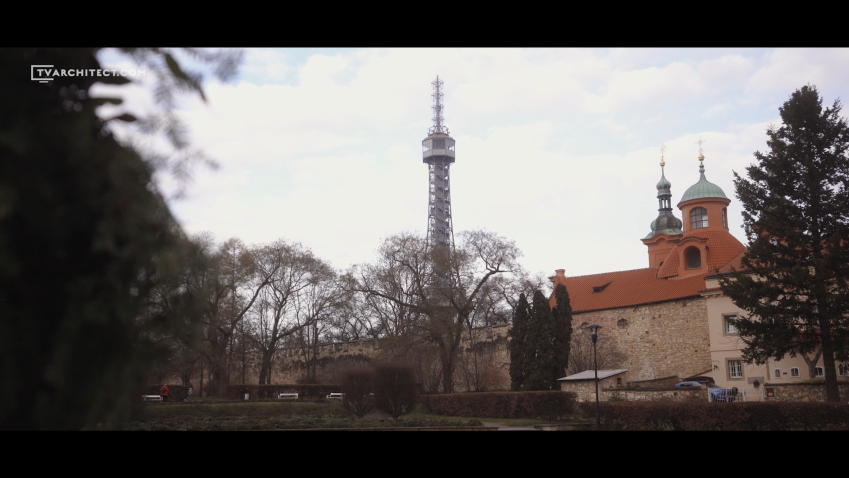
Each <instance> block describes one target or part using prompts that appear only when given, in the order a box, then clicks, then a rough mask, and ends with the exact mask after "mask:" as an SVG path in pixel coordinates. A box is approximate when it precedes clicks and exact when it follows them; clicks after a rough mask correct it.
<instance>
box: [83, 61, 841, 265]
mask: <svg viewBox="0 0 849 478" xmlns="http://www.w3.org/2000/svg"><path fill="white" fill-rule="evenodd" d="M245 53H246V60H245V63H244V65H243V67H242V69H241V72H240V75H239V77H238V78H237V79H236V80H234V81H231V82H230V83H229V84H221V83H218V82H215V81H211V80H210V81H208V82H207V83H206V85H205V92H206V95H207V98H208V103H206V104H204V103H202V102H200V101H198V100H195V99H191V98H187V99H186V100H185V101H183V103H182V104H181V108H180V114H181V116H182V118H183V119H184V120H185V123H186V125H187V126H188V128H189V130H190V131H191V138H192V140H193V142H194V144H195V145H197V146H199V147H202V148H203V149H204V150H205V151H206V152H207V153H208V154H209V155H210V156H212V157H214V158H215V159H217V160H218V162H219V163H220V165H221V167H220V168H219V169H218V170H217V171H211V170H208V169H204V168H198V169H196V170H195V175H194V181H193V183H192V184H191V186H190V187H189V189H188V194H187V196H186V197H185V198H184V199H179V200H178V199H172V200H171V201H170V204H171V208H172V210H173V212H174V214H175V215H176V216H177V218H178V219H179V220H180V222H181V223H182V225H183V227H184V228H185V229H186V230H187V231H188V232H190V233H193V232H199V231H210V232H212V233H213V234H214V235H215V237H216V239H217V240H219V241H223V240H225V239H227V238H230V237H239V238H241V239H243V240H244V241H246V242H248V243H262V242H270V241H273V240H276V239H280V238H282V239H286V240H290V241H298V242H301V243H303V244H304V245H306V246H308V247H309V248H311V249H312V250H313V252H315V253H316V254H317V255H318V256H320V257H322V258H324V259H327V260H329V261H330V262H331V263H332V264H333V265H334V266H335V267H337V268H340V269H341V268H347V267H348V266H350V265H352V264H356V263H361V262H367V261H371V260H372V259H373V258H374V251H375V249H376V248H377V246H378V245H379V243H380V241H381V239H382V238H384V237H387V236H389V235H392V234H396V233H399V232H402V231H409V232H418V233H421V234H424V232H425V230H426V227H427V202H428V172H427V166H426V165H425V164H423V163H422V159H421V141H422V140H423V139H424V138H425V136H427V131H428V127H430V126H431V117H432V112H431V103H432V102H431V96H430V95H431V81H433V79H434V78H435V76H436V75H437V74H438V75H439V77H440V78H441V79H442V80H443V81H444V82H445V84H444V91H445V109H444V117H445V124H446V125H447V126H448V128H449V129H450V132H451V136H452V137H453V138H455V139H456V141H457V158H456V163H454V165H453V166H452V167H451V199H452V212H453V217H454V229H455V232H456V231H462V230H472V229H487V230H489V231H493V232H496V233H498V234H500V235H502V236H504V237H507V238H509V239H512V240H515V241H516V244H517V246H518V247H519V248H520V249H521V250H522V252H523V253H524V256H523V258H522V261H521V262H522V264H523V265H524V266H525V268H526V269H528V270H529V271H530V272H532V273H536V272H542V273H544V274H546V275H553V274H554V270H555V269H561V268H562V269H565V270H566V275H569V276H575V275H585V274H593V273H600V272H609V271H617V270H628V269H638V268H643V267H647V265H648V255H647V253H646V247H645V246H644V245H643V244H642V242H640V239H641V238H643V237H645V235H646V234H648V232H649V231H650V227H649V225H650V223H651V221H652V220H653V219H654V218H655V217H656V216H657V199H656V190H655V184H656V183H657V181H658V180H659V178H660V167H659V165H658V163H659V162H660V154H659V152H658V149H659V147H660V145H661V144H662V143H665V144H666V145H667V153H666V164H667V166H666V177H667V178H668V179H669V180H670V181H671V182H672V194H673V197H672V201H673V205H674V204H677V202H678V201H679V200H680V198H681V195H682V194H683V193H684V191H685V190H686V189H687V188H688V187H689V186H691V185H692V184H694V183H695V182H696V181H697V180H698V178H699V174H698V167H699V164H698V146H696V145H695V144H694V142H695V141H696V140H697V139H698V137H699V135H701V137H702V138H703V139H704V140H705V143H704V155H705V158H706V159H705V169H706V176H707V179H708V180H709V181H711V182H713V183H715V184H717V185H719V186H720V187H721V188H722V189H723V190H724V191H725V194H726V195H727V196H728V197H729V198H730V199H732V202H731V205H730V206H729V221H730V224H729V225H730V229H731V232H732V234H734V235H735V236H736V237H737V238H738V239H740V240H741V241H742V242H743V243H744V244H745V243H746V241H745V238H744V237H743V231H742V229H741V228H740V226H741V224H742V218H741V216H740V211H741V208H740V207H739V203H738V202H737V198H736V196H735V195H734V187H733V182H732V180H733V174H732V171H737V172H738V173H739V174H745V168H746V166H747V165H748V164H750V163H751V162H752V161H754V158H753V155H752V153H753V152H754V151H756V150H759V149H760V150H765V149H766V139H767V137H766V134H765V130H766V127H767V124H769V123H770V122H774V123H775V124H776V125H779V124H780V123H781V121H780V116H779V113H778V108H779V107H780V106H781V105H782V104H783V103H784V102H785V101H786V100H787V99H788V97H789V95H790V94H791V93H792V92H793V91H794V90H795V89H797V88H799V87H801V86H803V85H805V84H807V83H810V84H813V85H816V86H817V87H818V88H819V90H820V93H821V94H822V95H823V97H824V103H825V104H827V105H831V103H832V102H833V101H834V100H835V99H836V98H845V97H846V96H847V95H846V93H847V89H849V83H847V81H846V79H847V78H849V50H847V49H810V50H754V49H753V50H737V49H708V50H695V49H655V50H651V49H649V50H636V49H622V50H600V49H599V50H596V49H590V50H572V49H491V50H479V49H472V50H463V49H460V50H451V49H432V50H429V49H365V50H352V49H312V50H310V49H294V50H289V49H250V50H246V52H245ZM100 59H101V61H102V62H103V63H104V65H105V66H109V67H113V66H125V65H129V63H126V62H125V61H124V60H122V58H121V57H119V56H117V55H115V54H113V53H112V52H109V51H106V52H104V53H102V54H101V56H100ZM142 86H143V85H142ZM101 91H104V92H108V89H107V88H105V87H104V88H101ZM117 91H119V92H121V95H122V96H124V98H125V100H126V103H125V105H124V106H122V108H126V109H127V110H130V111H140V110H144V109H145V108H147V105H146V104H147V103H148V102H149V96H148V95H147V93H146V90H144V88H135V89H133V88H126V87H122V88H119V89H118V90H117ZM93 93H95V94H97V93H98V92H93ZM844 116H846V114H845V112H844ZM162 187H163V188H164V189H166V190H168V189H169V188H170V187H171V186H170V183H169V180H168V178H164V179H162ZM674 212H675V214H676V216H678V217H679V218H681V214H680V211H678V209H675V210H674Z"/></svg>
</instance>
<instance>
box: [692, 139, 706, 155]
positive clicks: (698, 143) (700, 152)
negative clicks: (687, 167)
mask: <svg viewBox="0 0 849 478" xmlns="http://www.w3.org/2000/svg"><path fill="white" fill-rule="evenodd" d="M704 143H705V140H703V139H702V135H699V140H698V141H696V142H695V143H694V144H697V145H699V161H704V160H705V155H704V154H703V153H704V152H703V151H702V144H704Z"/></svg>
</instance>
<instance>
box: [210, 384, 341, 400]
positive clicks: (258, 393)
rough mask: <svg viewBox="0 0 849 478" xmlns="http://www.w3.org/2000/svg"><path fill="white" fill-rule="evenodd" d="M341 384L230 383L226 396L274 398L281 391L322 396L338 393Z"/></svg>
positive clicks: (301, 395) (311, 396)
mask: <svg viewBox="0 0 849 478" xmlns="http://www.w3.org/2000/svg"><path fill="white" fill-rule="evenodd" d="M341 388H342V387H341V386H339V385H337V384H332V383H318V384H283V385H230V386H228V387H227V391H226V394H227V395H226V396H227V398H232V399H235V400H242V399H244V398H245V393H249V394H250V398H251V399H260V400H261V399H274V398H277V396H278V395H279V394H281V393H297V394H299V396H298V398H324V397H326V396H327V395H329V394H330V393H338V392H339V391H340V390H341Z"/></svg>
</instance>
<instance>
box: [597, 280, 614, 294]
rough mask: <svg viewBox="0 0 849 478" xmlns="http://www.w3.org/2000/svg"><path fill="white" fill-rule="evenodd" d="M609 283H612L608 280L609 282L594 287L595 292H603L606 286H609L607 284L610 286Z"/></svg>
mask: <svg viewBox="0 0 849 478" xmlns="http://www.w3.org/2000/svg"><path fill="white" fill-rule="evenodd" d="M609 285H610V282H608V283H607V284H604V285H600V286H596V287H593V294H598V293H599V292H601V291H603V290H604V289H605V288H607V286H609Z"/></svg>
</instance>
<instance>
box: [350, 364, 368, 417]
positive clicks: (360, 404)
mask: <svg viewBox="0 0 849 478" xmlns="http://www.w3.org/2000/svg"><path fill="white" fill-rule="evenodd" d="M373 390H374V369H371V368H347V369H345V370H344V371H343V372H342V393H344V394H345V397H344V398H343V399H342V405H343V406H344V407H345V409H346V410H348V411H349V412H351V413H353V414H354V415H356V416H357V417H358V418H363V416H364V415H366V414H367V413H369V412H371V411H372V410H374V397H373V396H372V395H371V393H372V391H373Z"/></svg>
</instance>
